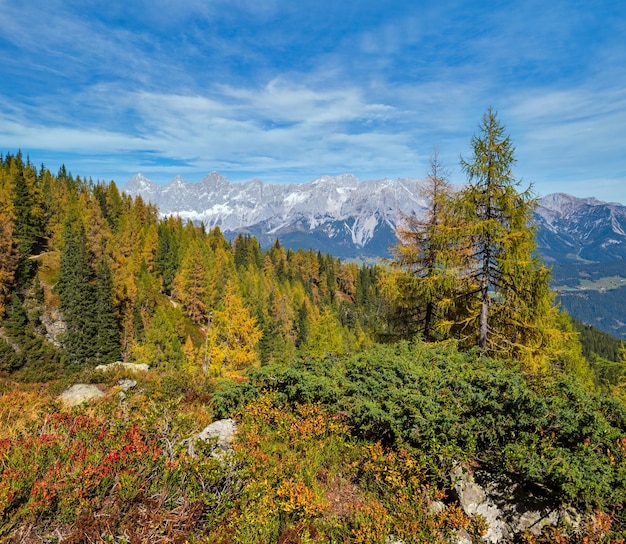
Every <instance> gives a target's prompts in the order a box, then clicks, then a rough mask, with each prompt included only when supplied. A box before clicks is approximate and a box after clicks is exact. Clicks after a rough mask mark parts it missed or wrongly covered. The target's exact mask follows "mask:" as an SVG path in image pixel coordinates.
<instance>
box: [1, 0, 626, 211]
mask: <svg viewBox="0 0 626 544" xmlns="http://www.w3.org/2000/svg"><path fill="white" fill-rule="evenodd" d="M27 4H28V5H26V6H24V5H20V6H18V5H17V4H14V3H11V4H9V3H8V2H0V62H2V65H3V66H4V68H3V72H4V73H3V75H4V77H3V78H0V123H1V124H0V148H1V149H3V150H4V151H10V152H11V151H15V150H17V149H18V148H21V149H22V150H23V151H25V152H28V153H30V154H31V156H32V157H33V159H35V160H39V159H38V158H37V157H39V155H41V157H42V160H45V161H46V162H47V163H48V164H50V162H51V161H56V162H57V164H58V165H60V164H61V163H62V162H69V158H71V160H72V162H74V163H75V164H78V165H80V167H81V168H84V169H85V170H84V171H83V172H80V173H81V174H83V175H86V176H93V177H96V178H105V179H109V178H115V179H117V181H118V182H121V183H122V184H123V183H124V182H125V181H126V179H128V178H129V177H130V176H131V175H132V174H133V173H135V172H136V171H138V170H141V171H142V172H143V173H145V174H146V175H149V176H150V177H152V178H153V179H154V180H155V181H157V182H161V183H163V182H167V181H169V179H170V178H171V177H172V176H173V175H175V174H179V173H180V174H183V175H184V176H185V177H187V178H188V179H192V180H193V179H200V178H201V177H202V176H203V175H204V174H205V173H206V172H208V171H210V170H220V171H221V172H222V173H223V174H225V175H227V176H229V177H231V179H233V180H235V181H242V180H244V179H249V178H251V177H261V178H262V179H264V180H265V181H268V182H287V181H305V180H308V179H312V178H314V177H316V176H318V175H321V174H327V173H328V174H336V173H341V172H352V173H355V174H356V175H358V176H359V177H361V178H362V179H373V178H375V177H384V176H388V177H405V176H417V177H418V176H422V175H424V174H425V173H426V170H427V161H428V155H429V153H430V151H431V150H432V147H433V146H434V145H436V146H437V147H438V148H439V151H440V157H441V158H442V159H443V161H444V162H445V163H446V164H447V165H448V166H449V168H450V170H451V171H452V174H453V177H454V179H453V181H455V182H461V181H462V178H461V177H460V172H459V169H458V158H459V155H460V154H463V155H464V156H467V154H468V152H469V149H468V147H469V142H470V138H471V136H472V134H474V133H475V131H476V127H477V125H478V123H479V121H480V117H481V116H482V113H483V112H484V111H485V109H486V108H487V107H488V106H493V107H494V108H496V109H497V110H498V111H499V113H500V117H501V120H502V121H503V122H504V124H505V125H506V126H507V129H508V130H509V131H510V133H511V136H512V138H513V141H514V143H515V145H516V147H517V150H518V159H519V162H518V165H517V166H518V175H519V177H523V178H524V179H525V180H526V179H528V180H529V181H533V182H534V183H535V187H536V190H537V191H538V192H540V193H541V194H547V193H548V192H553V191H556V190H562V191H565V192H575V193H577V194H579V196H588V195H589V191H590V189H594V190H598V191H600V192H598V193H596V194H595V195H594V196H597V197H599V198H610V199H611V200H621V201H623V202H625V203H626V184H624V183H623V182H624V181H625V179H624V178H625V177H626V165H625V162H626V159H625V156H624V153H623V149H624V144H625V143H626V142H625V140H626V134H625V129H624V127H626V96H625V92H624V89H625V88H626V73H625V72H624V70H623V68H622V67H623V65H624V62H626V58H625V57H626V46H625V45H624V43H622V42H623V41H622V40H620V39H619V32H620V30H622V31H623V30H625V26H624V25H625V20H626V11H625V8H623V7H620V6H621V4H620V5H618V6H617V7H616V6H613V5H611V6H608V4H609V3H607V5H606V6H605V5H604V4H603V3H599V4H598V5H599V7H596V8H590V7H584V8H581V9H578V10H572V9H571V7H570V4H569V2H565V1H564V0H555V2H553V3H551V4H550V6H547V7H546V6H545V5H543V4H539V3H537V2H529V3H524V4H519V3H515V2H502V3H498V4H494V5H484V6H478V7H476V6H477V4H476V3H474V2H469V0H467V1H463V0H458V1H450V2H437V3H435V2H425V3H420V5H419V6H413V5H412V4H410V3H405V2H393V1H392V2H390V3H388V4H385V5H384V6H383V5H382V4H380V3H374V2H368V1H366V2H363V4H362V5H361V4H360V5H359V9H356V8H355V6H352V5H343V4H342V5H339V4H336V3H330V2H326V1H322V2H315V3H313V2H308V1H303V2H302V3H299V4H298V5H297V8H296V7H295V5H294V4H293V3H288V2H286V1H285V0H274V1H272V2H263V3H258V2H251V1H248V0H240V1H236V2H228V3H227V2H225V1H222V0H215V1H212V2H200V1H189V2H185V3H183V4H181V5H176V6H174V4H172V3H170V2H165V1H164V0H159V1H157V2H152V3H147V2H136V3H132V4H131V5H127V4H123V3H121V2H118V1H117V0H112V1H111V2H108V3H106V4H102V3H99V2H91V3H89V2H88V3H81V4H78V3H74V2H71V1H64V0H54V1H49V2H46V3H43V2H41V3H40V2H39V1H38V0H34V1H33V2H28V3H27ZM609 8H611V9H609ZM603 25H604V26H603ZM600 27H602V28H609V29H610V30H612V31H613V32H614V34H610V33H609V34H608V35H607V33H606V32H604V31H603V32H599V29H600ZM51 166H52V164H51ZM68 166H70V167H71V168H72V169H73V170H74V171H76V167H75V166H73V165H72V164H68ZM76 172H77V171H76ZM77 173H79V172H77ZM592 183H593V185H591V184H592ZM622 186H623V187H624V188H622Z"/></svg>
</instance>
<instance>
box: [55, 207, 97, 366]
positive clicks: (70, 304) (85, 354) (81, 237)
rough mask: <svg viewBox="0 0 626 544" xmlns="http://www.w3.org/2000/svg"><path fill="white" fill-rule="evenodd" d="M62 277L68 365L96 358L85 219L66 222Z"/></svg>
mask: <svg viewBox="0 0 626 544" xmlns="http://www.w3.org/2000/svg"><path fill="white" fill-rule="evenodd" d="M63 242H64V245H63V250H62V252H61V267H60V273H59V281H58V282H57V284H56V286H55V290H56V291H57V292H58V293H59V298H60V309H61V312H62V313H63V317H64V319H65V324H66V327H67V328H66V331H65V333H64V334H63V339H62V343H63V354H64V357H65V360H66V362H67V364H68V365H69V366H73V367H78V366H82V365H84V364H92V363H93V362H95V361H96V358H95V355H96V353H97V349H96V341H95V339H96V337H97V333H98V331H97V326H98V325H97V322H96V320H95V319H94V316H96V315H97V314H98V311H97V304H96V290H95V275H94V272H93V269H92V267H91V262H92V256H91V254H90V252H89V250H88V248H87V238H86V235H85V229H84V227H83V225H82V223H80V222H78V221H77V220H72V218H70V219H68V221H67V222H66V223H65V225H64V232H63Z"/></svg>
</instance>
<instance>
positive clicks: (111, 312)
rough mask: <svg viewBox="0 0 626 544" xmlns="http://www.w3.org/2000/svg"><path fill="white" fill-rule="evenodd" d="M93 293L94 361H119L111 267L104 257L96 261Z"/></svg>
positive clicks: (118, 340) (118, 337) (119, 353)
mask: <svg viewBox="0 0 626 544" xmlns="http://www.w3.org/2000/svg"><path fill="white" fill-rule="evenodd" d="M95 295H96V299H95V304H96V306H95V308H96V314H95V322H96V337H95V338H94V348H95V362H97V363H105V364H106V363H112V362H115V361H119V360H120V359H121V356H122V354H121V350H120V332H119V325H118V321H117V318H116V316H115V308H114V306H113V280H112V278H111V269H110V268H109V265H108V264H107V262H106V260H105V259H104V258H102V259H101V260H100V262H99V263H98V268H97V274H96V286H95Z"/></svg>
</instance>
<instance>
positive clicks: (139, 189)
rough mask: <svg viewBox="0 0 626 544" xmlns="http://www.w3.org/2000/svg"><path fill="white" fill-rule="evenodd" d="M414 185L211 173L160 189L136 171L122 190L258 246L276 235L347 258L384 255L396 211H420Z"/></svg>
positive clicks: (400, 181) (296, 244)
mask: <svg viewBox="0 0 626 544" xmlns="http://www.w3.org/2000/svg"><path fill="white" fill-rule="evenodd" d="M420 184H421V182H420V180H416V179H411V178H405V179H395V180H392V179H383V180H376V181H365V182H360V181H359V180H358V179H357V178H356V177H354V176H352V175H350V174H344V175H341V176H322V177H320V178H317V179H315V180H313V181H310V182H308V183H302V184H290V185H272V184H264V183H263V182H261V181H259V180H256V179H255V180H251V181H249V182H246V183H232V184H231V183H230V182H229V181H228V180H227V179H226V178H225V177H223V176H221V175H220V174H218V173H216V172H212V173H210V174H208V175H207V176H205V177H204V178H203V179H201V180H200V181H198V182H195V183H189V182H185V181H184V180H183V179H182V178H181V177H179V176H177V177H176V178H174V179H173V180H172V181H171V182H170V183H169V184H168V185H165V186H163V187H160V186H158V185H156V184H154V183H153V182H151V181H150V180H148V179H147V178H145V177H144V176H142V175H141V174H137V175H135V176H133V177H132V178H131V179H130V180H129V182H128V183H127V185H126V186H125V188H124V190H125V191H126V192H127V193H129V194H131V195H135V196H137V195H140V196H141V197H142V198H143V199H144V200H147V201H149V202H151V203H153V204H155V205H156V206H157V207H158V208H159V212H160V214H161V215H163V216H168V215H180V216H181V217H182V218H183V219H189V220H192V221H194V222H203V223H204V224H205V226H206V227H207V228H212V227H214V226H219V227H220V228H221V229H222V230H223V231H224V232H225V233H226V234H228V233H236V232H245V233H250V234H253V235H254V236H256V237H257V238H258V239H259V241H260V242H261V244H262V245H263V246H268V245H270V244H271V243H272V242H273V241H274V240H275V239H276V238H279V239H280V241H281V243H283V244H284V245H286V246H287V247H304V248H312V249H319V250H322V251H324V252H326V253H331V254H333V255H336V256H338V257H344V258H348V257H379V256H385V255H388V253H389V247H390V246H391V245H392V243H393V242H394V240H395V235H394V230H395V227H396V225H397V224H398V222H399V221H400V218H401V216H402V214H407V215H413V214H417V215H420V214H422V213H423V211H424V200H423V199H422V198H421V197H420V196H419V186H420Z"/></svg>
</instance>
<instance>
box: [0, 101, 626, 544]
mask: <svg viewBox="0 0 626 544" xmlns="http://www.w3.org/2000/svg"><path fill="white" fill-rule="evenodd" d="M481 131H482V132H481V134H480V136H477V137H475V138H474V139H473V140H472V149H473V154H472V156H471V157H469V158H467V159H465V160H464V162H463V166H464V169H465V171H466V172H467V174H468V179H469V183H468V187H467V189H466V190H464V191H460V192H455V193H452V192H451V191H450V189H449V184H448V183H447V180H446V179H445V171H444V169H442V168H440V165H439V164H438V162H437V159H436V157H435V158H433V161H432V164H431V166H432V172H431V175H430V176H429V184H428V186H427V192H426V194H425V195H424V198H425V201H426V202H428V204H429V210H428V213H427V215H426V217H425V218H424V219H423V220H420V221H416V220H407V222H406V224H405V225H404V226H403V228H402V229H401V230H400V231H399V233H398V234H399V239H400V242H399V244H398V246H397V248H396V249H395V252H394V258H393V260H391V261H390V262H387V263H381V264H380V265H373V266H366V265H363V266H358V265H356V264H353V263H346V262H341V261H340V260H338V259H337V258H334V257H332V256H330V255H325V254H322V253H319V252H314V251H303V250H296V251H294V250H287V249H285V248H284V247H283V246H281V244H280V241H279V240H277V241H276V242H275V243H274V244H273V245H272V246H271V248H270V249H268V250H266V251H263V250H262V249H261V247H260V245H259V243H258V241H257V240H256V239H255V238H253V237H250V236H238V237H237V238H236V239H234V240H233V241H232V242H229V241H227V240H226V239H225V238H224V236H223V234H222V232H220V230H219V229H218V228H215V229H212V230H210V231H208V232H207V231H206V230H205V229H204V228H203V227H201V226H196V225H193V224H192V223H190V222H187V223H183V222H182V220H181V219H180V218H177V217H168V218H165V219H159V218H158V213H157V210H156V209H155V208H154V207H153V206H151V205H148V204H146V203H145V202H144V201H143V200H142V199H141V198H139V197H137V198H132V197H130V196H128V195H126V194H124V193H120V192H119V191H118V189H117V187H116V184H115V183H114V182H110V183H104V182H100V181H98V182H93V181H92V180H87V179H83V178H80V177H79V176H75V175H72V174H71V173H70V172H69V171H68V170H67V169H66V168H65V167H62V168H61V169H60V171H59V172H58V173H57V174H53V173H51V172H50V171H49V170H48V169H46V168H45V167H44V166H41V167H35V166H34V165H33V164H32V163H31V162H30V160H29V159H24V157H23V156H22V155H21V153H18V154H16V155H11V154H8V155H6V156H4V157H2V160H1V164H0V317H1V318H2V326H1V328H0V372H1V374H0V519H1V522H0V539H1V540H2V541H7V542H27V541H28V542H50V541H53V540H54V539H56V540H58V541H63V542H87V541H120V542H140V541H172V542H186V541H193V542H207V543H208V542H224V543H230V542H241V543H244V542H268V543H269V542H283V543H287V542H294V543H295V542H301V543H305V542H381V543H382V542H385V543H389V542H396V543H399V542H458V541H465V542H480V541H481V539H482V538H486V539H488V540H487V541H489V542H496V541H505V540H506V541H515V542H534V543H547V542H580V543H582V542H608V541H615V542H621V541H623V540H620V539H623V538H624V537H625V536H626V518H625V517H624V513H623V512H624V508H623V507H624V504H625V502H626V485H625V482H626V407H625V406H624V399H625V398H626V397H625V394H624V372H623V369H624V355H623V349H622V346H621V343H620V342H619V341H616V340H615V339H613V338H611V337H609V336H603V335H602V334H600V333H598V332H597V331H594V330H593V329H591V328H585V327H584V326H582V325H580V324H577V323H572V321H571V320H570V319H569V317H568V316H567V315H566V314H564V313H562V312H559V311H558V308H557V306H556V305H555V303H554V295H553V294H552V292H551V290H550V288H549V281H550V274H549V270H548V269H547V268H546V267H545V266H544V265H543V264H542V263H541V262H540V261H539V260H538V259H537V258H536V257H535V248H536V246H535V243H534V238H533V231H532V229H531V228H530V227H529V226H528V225H529V219H530V216H531V214H532V210H533V206H534V199H533V198H532V195H530V193H528V192H526V191H523V190H522V191H520V190H518V184H517V182H516V181H515V180H514V178H513V177H512V175H511V164H512V163H513V162H514V157H513V148H512V146H511V143H510V140H509V139H508V137H507V136H505V135H504V133H503V127H502V126H501V125H499V123H498V121H497V118H496V116H495V114H494V113H493V112H491V110H489V111H488V112H487V114H485V117H484V119H483V123H482V124H481ZM494 150H495V151H494ZM116 361H124V362H128V363H134V364H136V365H144V364H145V365H147V367H148V368H149V370H144V368H145V367H143V366H136V367H132V368H133V369H134V370H132V369H129V368H128V367H126V368H124V367H115V368H114V369H113V370H111V367H106V370H105V369H102V368H100V369H96V367H97V365H102V364H105V365H108V364H110V363H114V362H116ZM77 382H84V383H86V384H92V385H96V386H97V389H98V393H99V394H100V399H99V400H94V401H92V402H91V403H83V404H80V405H77V406H74V407H70V406H68V405H65V404H63V402H62V401H61V400H60V397H59V394H60V393H61V392H62V391H63V390H64V389H66V388H67V386H69V385H71V384H74V383H77ZM218 418H232V419H233V420H234V422H235V423H232V424H233V425H235V424H236V425H237V426H238V431H237V438H236V440H235V443H234V445H233V446H232V447H231V448H226V449H225V451H222V450H220V449H219V448H218V449H216V445H215V443H210V442H209V443H205V442H203V441H202V440H200V439H199V438H198V436H199V434H200V431H201V430H202V429H203V428H204V427H206V426H207V425H208V424H209V423H211V422H212V421H215V420H217V419H218ZM228 421H231V420H230V419H229V420H228ZM218 451H219V453H218ZM474 478H475V479H476V481H481V482H483V483H484V482H487V483H485V484H484V488H483V489H485V490H486V491H483V495H485V496H488V497H489V501H491V502H490V503H489V504H490V506H489V508H490V509H491V510H494V509H496V510H498V511H499V512H501V513H502V512H505V513H506V515H505V514H502V516H501V517H502V518H503V519H504V518H506V519H505V520H504V521H502V520H501V519H500V520H498V521H497V523H500V524H502V527H503V529H502V531H504V532H501V533H494V530H495V529H494V527H495V526H496V521H494V520H489V521H488V520H487V519H485V518H484V517H483V516H482V514H478V513H477V512H476V511H472V510H471V509H468V507H467V500H466V499H465V498H464V488H465V487H467V486H470V485H475V482H474ZM460 481H462V482H465V483H463V484H462V485H461V484H460V483H459V482H460ZM466 484H467V485H466ZM505 503H506V504H505ZM485 504H487V503H485ZM496 505H497V508H496ZM507 505H508V506H507ZM507 512H508V513H507ZM522 514H524V516H526V518H524V519H530V518H531V517H532V518H533V519H535V521H534V522H533V523H532V524H531V525H524V523H526V522H522V521H520V520H521V519H522V518H523V517H524V516H522ZM533 516H535V517H533ZM513 518H515V520H513ZM490 524H491V525H492V526H491V527H490ZM496 534H500V535H505V536H501V537H496V536H494V535H496ZM55 535H56V536H55ZM496 538H500V539H501V540H497V539H496ZM494 539H496V540H494Z"/></svg>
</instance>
